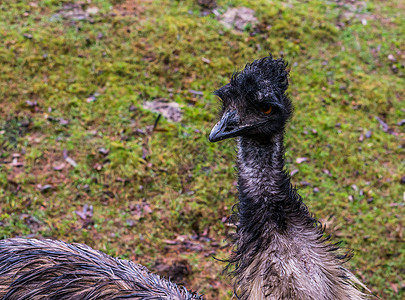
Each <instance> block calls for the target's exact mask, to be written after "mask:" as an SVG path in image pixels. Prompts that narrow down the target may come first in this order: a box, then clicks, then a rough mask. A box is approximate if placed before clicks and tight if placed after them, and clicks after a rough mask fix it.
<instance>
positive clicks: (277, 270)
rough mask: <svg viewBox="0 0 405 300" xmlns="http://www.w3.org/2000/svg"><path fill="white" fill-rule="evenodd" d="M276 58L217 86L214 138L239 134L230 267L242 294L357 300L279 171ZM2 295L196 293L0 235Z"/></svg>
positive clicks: (255, 298) (280, 76)
mask: <svg viewBox="0 0 405 300" xmlns="http://www.w3.org/2000/svg"><path fill="white" fill-rule="evenodd" d="M287 77H288V72H287V71H286V64H285V63H284V61H283V60H282V59H278V60H275V59H273V58H272V57H267V58H264V59H261V60H257V61H254V62H253V63H252V64H248V65H246V67H245V69H244V70H243V71H242V72H240V73H236V74H235V75H234V76H232V79H231V81H230V83H229V84H227V85H225V86H224V87H222V88H220V89H219V90H217V91H216V95H217V96H218V97H219V98H220V99H221V100H222V104H223V105H222V116H221V120H220V121H219V122H218V123H217V124H216V125H215V127H214V128H213V129H212V131H211V134H210V137H209V139H210V140H211V141H212V142H215V141H219V140H223V139H226V138H232V137H237V141H238V190H239V203H238V205H237V210H236V212H235V215H234V217H235V218H234V220H235V225H236V232H235V233H234V234H233V235H232V240H233V242H234V251H233V254H232V256H231V257H230V258H229V266H228V267H229V269H230V271H231V275H233V277H234V283H235V285H234V289H235V294H236V295H238V298H239V299H244V300H264V299H266V300H279V299H294V300H332V299H339V300H349V299H351V300H360V299H368V297H367V295H365V294H363V293H362V292H361V291H360V290H359V289H358V288H360V289H365V287H364V286H363V285H362V284H361V283H360V282H359V281H358V280H357V279H356V277H354V275H353V274H352V273H350V272H349V271H348V270H347V269H346V268H344V267H343V264H344V263H345V262H346V260H347V259H348V257H347V256H345V255H340V254H339V252H338V247H337V246H335V245H334V244H331V243H329V242H328V241H327V239H326V238H324V237H323V227H322V226H321V225H320V223H319V222H318V221H317V220H316V219H314V218H313V217H312V216H311V215H310V213H309V212H308V209H307V207H306V206H305V205H304V204H303V203H302V199H301V197H300V196H299V195H298V193H297V192H296V190H295V189H294V188H293V187H292V186H291V183H290V177H289V175H288V174H287V173H286V172H285V171H284V146H283V138H284V130H285V125H286V123H287V121H288V120H289V118H290V117H291V115H292V104H291V101H290V100H289V98H288V97H287V96H286V94H285V91H286V89H287V87H288V80H287ZM0 299H4V300H5V299H150V300H152V299H172V300H177V299H202V298H201V297H200V296H198V295H196V294H193V293H190V292H188V291H187V290H186V289H184V288H181V287H177V286H176V285H175V284H173V283H171V282H170V281H167V280H164V279H162V278H160V277H159V276H157V275H155V274H152V273H150V272H149V271H148V270H147V269H146V268H144V267H142V266H140V265H136V264H134V263H132V262H128V261H123V260H119V259H115V258H112V257H110V256H107V255H105V254H103V253H101V252H99V251H96V250H93V249H91V248H89V247H87V246H85V245H69V244H66V243H63V242H60V241H50V240H45V241H38V240H25V239H9V240H3V241H0Z"/></svg>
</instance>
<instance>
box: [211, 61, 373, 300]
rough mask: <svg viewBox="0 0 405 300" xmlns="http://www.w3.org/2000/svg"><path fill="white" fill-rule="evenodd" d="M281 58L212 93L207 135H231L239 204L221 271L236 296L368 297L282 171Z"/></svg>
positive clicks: (288, 112)
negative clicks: (215, 101)
mask: <svg viewBox="0 0 405 300" xmlns="http://www.w3.org/2000/svg"><path fill="white" fill-rule="evenodd" d="M286 67H287V64H286V63H285V62H284V61H283V60H282V59H273V58H272V57H271V56H270V57H266V58H263V59H260V60H256V61H254V62H253V63H251V64H248V65H246V67H245V69H244V70H243V71H242V72H239V73H235V74H234V75H233V76H232V78H231V80H230V82H229V83H228V84H227V85H225V86H223V87H222V88H220V89H219V90H218V91H216V92H215V94H216V95H217V96H218V97H219V98H220V99H221V100H222V111H221V120H220V121H219V122H218V123H217V124H216V125H215V127H214V128H213V130H212V132H211V134H210V140H211V141H214V142H215V141H219V140H223V139H226V138H231V137H236V138H237V144H238V156H237V169H238V191H239V203H238V204H237V206H236V212H235V214H234V217H233V220H235V225H236V232H235V233H234V234H233V235H232V236H231V237H232V240H233V242H234V251H233V253H232V256H231V257H230V258H229V260H228V262H229V265H228V270H229V271H230V273H231V275H232V276H233V277H234V278H235V279H234V284H235V293H238V294H239V298H240V299H249V300H261V299H267V300H272V299H300V300H310V299H316V300H329V299H340V300H348V299H368V298H367V295H366V294H364V293H363V292H361V291H360V290H361V289H365V287H364V285H362V284H361V283H360V281H358V280H357V278H356V277H355V276H354V275H353V274H352V273H351V272H349V271H348V270H347V269H346V268H345V267H344V266H343V265H344V263H345V262H346V261H347V260H348V259H349V258H350V254H344V253H342V252H341V251H340V250H339V247H338V246H337V245H336V244H333V243H330V242H329V241H328V238H325V237H324V235H323V233H324V227H323V226H322V225H321V224H320V222H319V221H317V220H316V219H315V218H314V217H313V216H312V215H311V214H310V213H309V212H308V209H307V207H306V206H305V204H304V203H303V201H302V198H301V196H300V195H299V194H298V193H297V191H296V189H295V188H293V186H292V185H291V182H290V176H289V174H288V173H287V172H286V171H285V170H284V145H283V138H284V131H285V126H286V123H287V121H288V120H289V119H290V118H291V116H292V112H293V107H292V103H291V100H290V99H289V97H288V96H287V95H286V90H287V87H288V72H287V70H286Z"/></svg>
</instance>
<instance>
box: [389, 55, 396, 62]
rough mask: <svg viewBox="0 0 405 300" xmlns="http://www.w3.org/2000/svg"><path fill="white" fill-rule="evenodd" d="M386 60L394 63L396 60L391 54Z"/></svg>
mask: <svg viewBox="0 0 405 300" xmlns="http://www.w3.org/2000/svg"><path fill="white" fill-rule="evenodd" d="M388 60H390V61H392V62H396V61H397V60H396V59H395V57H394V55H392V54H388Z"/></svg>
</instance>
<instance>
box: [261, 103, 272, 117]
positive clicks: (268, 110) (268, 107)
mask: <svg viewBox="0 0 405 300" xmlns="http://www.w3.org/2000/svg"><path fill="white" fill-rule="evenodd" d="M260 110H261V111H262V113H264V114H266V115H268V114H269V113H271V110H272V107H271V105H270V104H263V105H262V107H261V108H260Z"/></svg>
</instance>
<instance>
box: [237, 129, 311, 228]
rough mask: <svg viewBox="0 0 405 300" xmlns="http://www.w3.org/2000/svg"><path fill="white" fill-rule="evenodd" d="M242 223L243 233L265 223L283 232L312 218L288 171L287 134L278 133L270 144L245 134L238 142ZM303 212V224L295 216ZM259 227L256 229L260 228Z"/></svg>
mask: <svg viewBox="0 0 405 300" xmlns="http://www.w3.org/2000/svg"><path fill="white" fill-rule="evenodd" d="M238 147H239V151H238V171H239V173H238V189H239V199H240V203H239V217H240V218H239V223H240V229H241V231H242V232H249V231H250V230H251V229H252V219H256V220H257V226H262V227H263V226H265V228H264V230H266V231H267V232H268V229H269V228H270V229H272V230H275V231H277V232H278V233H280V234H287V232H285V230H288V229H291V227H294V226H299V225H301V223H302V222H303V221H304V223H306V222H311V221H312V218H311V217H310V215H309V214H308V213H307V211H306V209H303V210H302V211H301V210H300V208H301V203H300V202H299V201H298V200H299V196H298V195H297V194H296V193H295V190H293V189H292V187H291V183H290V177H289V176H288V175H287V174H286V172H285V171H284V145H283V134H282V133H280V134H278V135H275V136H274V137H273V138H272V139H271V140H270V141H268V142H267V143H260V142H257V141H255V140H253V139H249V138H246V137H241V138H240V139H239V141H238ZM297 210H299V211H300V218H299V220H296V221H297V222H298V221H299V224H297V222H295V220H294V216H293V215H291V213H293V214H296V213H297ZM255 227H256V226H255ZM256 229H257V228H254V230H255V231H256Z"/></svg>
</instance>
